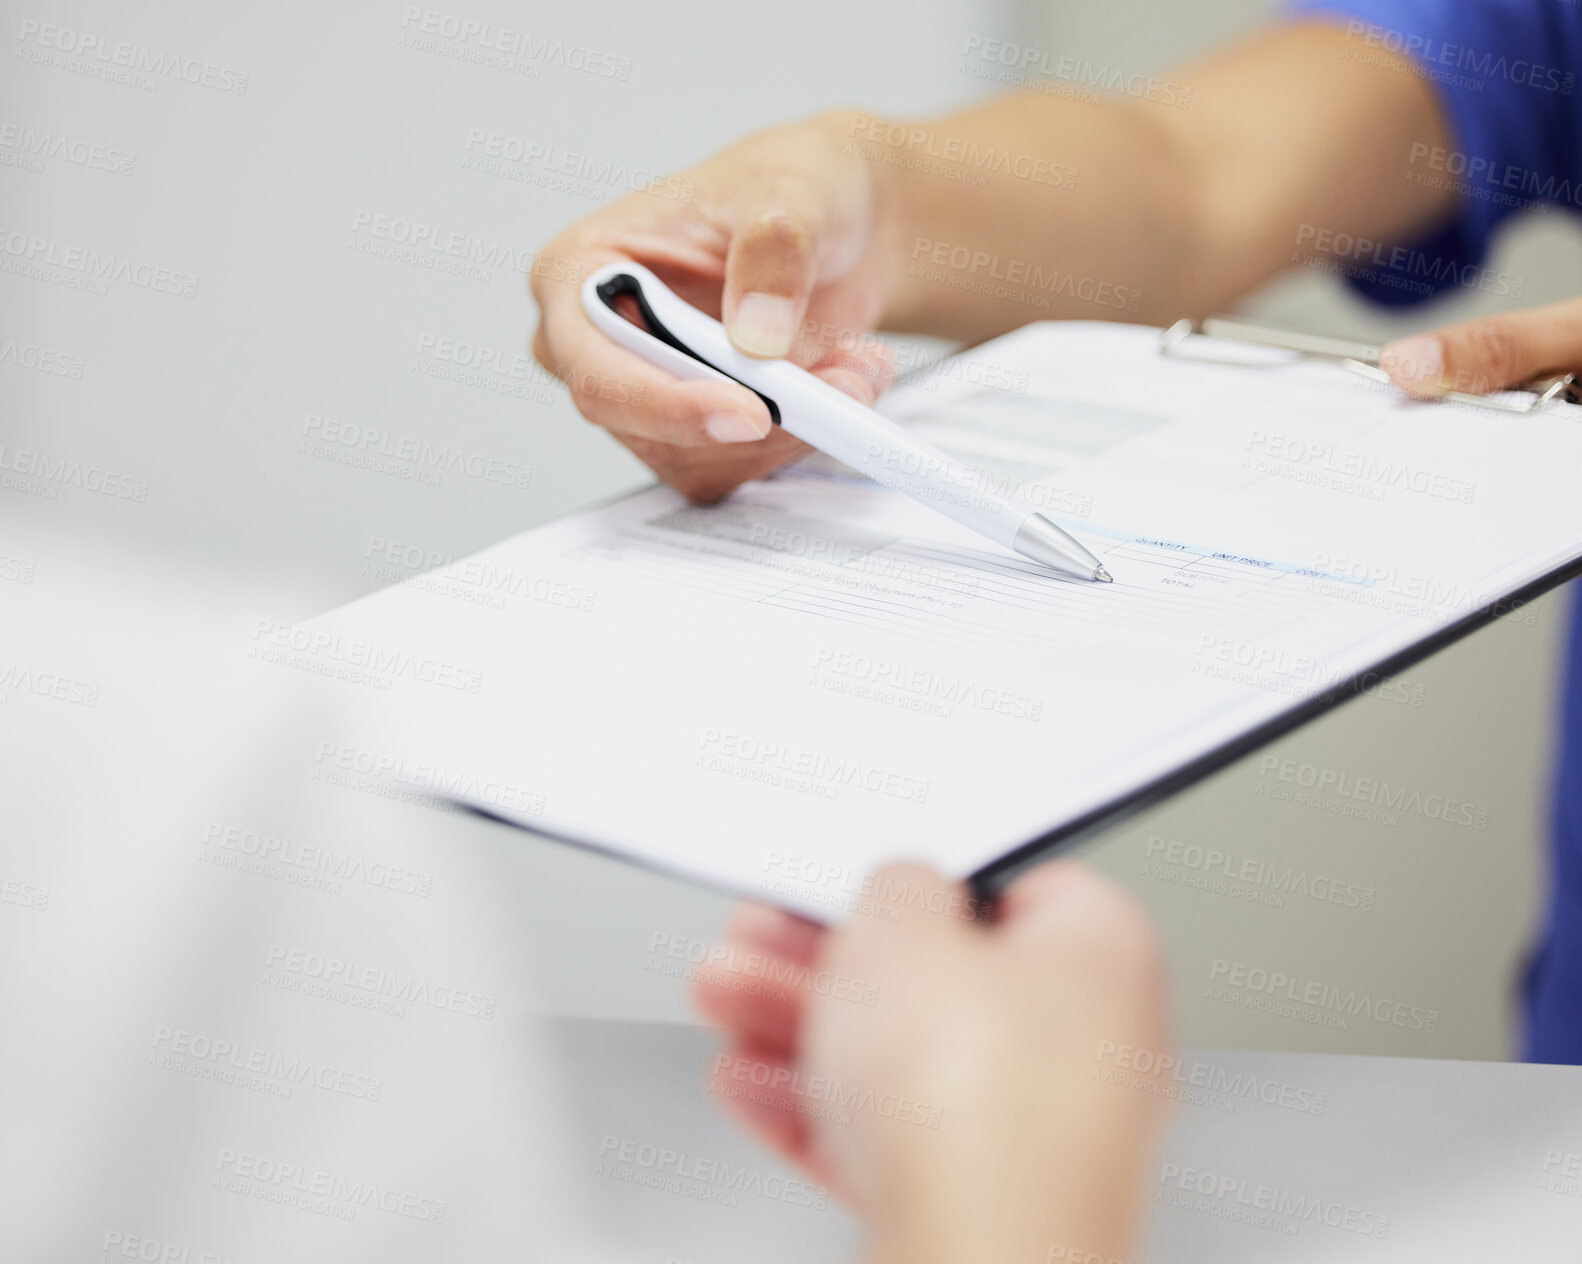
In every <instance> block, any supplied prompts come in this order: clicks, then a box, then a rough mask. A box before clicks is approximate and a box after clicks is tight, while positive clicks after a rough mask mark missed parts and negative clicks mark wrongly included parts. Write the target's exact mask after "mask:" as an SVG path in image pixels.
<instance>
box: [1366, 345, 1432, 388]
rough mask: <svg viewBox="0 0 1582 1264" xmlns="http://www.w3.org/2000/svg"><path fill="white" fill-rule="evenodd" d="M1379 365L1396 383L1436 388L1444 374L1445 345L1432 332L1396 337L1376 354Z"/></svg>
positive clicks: (1408, 386)
mask: <svg viewBox="0 0 1582 1264" xmlns="http://www.w3.org/2000/svg"><path fill="white" fill-rule="evenodd" d="M1379 365H1380V367H1381V368H1383V369H1384V371H1385V372H1387V373H1388V374H1389V375H1390V377H1391V378H1392V379H1393V380H1394V382H1395V384H1396V385H1397V386H1404V387H1407V388H1408V389H1412V388H1415V389H1418V390H1437V389H1438V388H1439V387H1440V384H1441V383H1442V382H1443V380H1444V376H1445V348H1444V344H1443V343H1441V342H1440V341H1439V339H1438V338H1436V337H1435V336H1434V335H1433V334H1413V335H1412V336H1411V337H1410V338H1398V339H1397V340H1396V341H1394V342H1392V343H1390V344H1389V345H1388V346H1387V347H1385V348H1384V350H1383V351H1381V352H1380V353H1379Z"/></svg>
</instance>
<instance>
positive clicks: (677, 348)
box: [582, 264, 780, 426]
mask: <svg viewBox="0 0 1582 1264" xmlns="http://www.w3.org/2000/svg"><path fill="white" fill-rule="evenodd" d="M645 282H646V284H647V285H648V286H649V287H650V289H651V290H653V292H654V293H653V300H652V301H650V297H649V293H648V291H645V289H644V288H643V287H644V284H645ZM621 298H629V299H631V300H632V302H633V303H634V304H635V305H636V307H637V313H638V315H639V316H640V317H642V321H643V323H642V324H641V325H637V324H634V323H633V322H632V321H630V320H628V319H627V318H626V317H625V316H623V315H622V314H621V312H620V309H619V308H618V307H616V305H615V304H616V300H617V299H621ZM582 303H583V307H584V308H585V309H586V310H587V313H588V316H589V317H590V319H592V321H593V323H594V324H596V325H597V326H598V327H599V328H600V329H601V330H603V331H604V333H605V334H607V335H608V336H609V337H611V338H612V339H613V340H614V341H616V342H618V343H620V344H621V345H622V346H623V347H625V348H626V349H627V350H628V351H634V352H636V353H637V354H638V355H640V356H642V358H643V359H645V360H647V361H648V362H649V363H650V364H653V365H655V366H657V367H659V368H664V369H669V370H670V371H671V372H672V373H674V374H676V376H677V377H683V378H693V379H696V378H701V377H719V378H722V379H724V380H725V381H727V382H734V383H735V384H736V385H737V386H741V387H745V388H746V389H747V390H749V391H752V393H753V394H754V395H756V396H758V398H759V399H761V400H763V402H764V407H766V408H767V409H768V410H769V420H770V421H772V422H773V423H774V424H775V425H777V426H778V425H779V424H780V407H779V405H778V404H776V403H775V402H774V400H772V399H770V398H769V396H767V395H765V394H764V393H763V392H762V391H760V390H758V389H757V388H756V387H754V386H753V385H752V384H751V383H750V382H744V381H742V379H741V378H739V377H734V376H732V375H731V374H729V373H727V372H725V370H724V369H722V368H720V367H719V365H717V364H714V363H713V362H711V361H710V360H709V359H708V357H707V356H705V355H704V354H703V353H702V352H700V351H698V350H696V349H695V348H693V347H690V346H688V345H687V343H686V342H685V341H683V340H682V338H681V337H680V336H679V335H678V334H677V332H676V331H675V330H674V329H673V328H672V327H671V324H674V323H675V322H671V324H667V323H666V321H665V320H664V319H663V318H662V317H661V316H660V314H659V312H658V311H656V310H655V305H656V304H658V305H660V306H663V307H666V308H669V309H670V310H672V311H674V312H676V314H677V315H682V314H683V313H682V311H681V310H678V309H684V312H685V320H686V323H687V324H689V325H692V326H695V327H697V328H699V329H706V330H707V333H708V335H709V336H711V337H718V339H720V340H721V341H722V342H723V343H724V344H725V345H726V346H729V339H728V336H727V334H726V333H725V326H724V325H722V324H720V323H719V322H718V321H716V320H714V319H713V318H712V317H709V316H707V315H705V314H704V313H703V312H700V311H698V310H697V309H696V308H695V307H692V306H690V305H689V304H687V303H685V302H684V301H683V300H682V299H681V298H679V297H678V296H677V295H676V294H675V293H674V292H673V291H672V290H671V289H670V288H669V287H668V286H666V285H665V284H664V283H663V282H661V281H660V280H659V279H658V278H657V277H656V276H654V274H653V273H651V272H649V271H648V269H647V268H644V267H641V266H640V265H636V264H610V265H607V266H605V267H603V268H600V269H599V270H598V271H597V272H595V273H594V274H593V275H592V276H590V277H589V278H588V280H587V282H586V284H585V285H584V286H583V291H582ZM703 322H707V325H706V326H705V325H704V324H703ZM710 326H712V328H710ZM716 330H717V331H718V333H717V334H716V333H715V331H716ZM700 368H701V369H704V370H707V372H700V371H699V369H700Z"/></svg>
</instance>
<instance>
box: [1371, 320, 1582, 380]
mask: <svg viewBox="0 0 1582 1264" xmlns="http://www.w3.org/2000/svg"><path fill="white" fill-rule="evenodd" d="M1379 364H1380V367H1382V368H1383V369H1384V370H1385V372H1387V373H1388V374H1389V375H1390V380H1391V381H1392V382H1394V383H1395V385H1397V386H1399V387H1400V388H1401V389H1402V390H1404V391H1406V392H1407V393H1408V394H1411V395H1415V396H1417V397H1418V398H1420V399H1432V398H1434V397H1436V396H1439V395H1443V394H1445V393H1446V392H1447V391H1461V392H1463V393H1465V394H1468V395H1485V394H1487V393H1488V392H1490V391H1497V390H1502V389H1504V388H1506V387H1510V386H1519V385H1521V384H1522V383H1523V382H1528V381H1531V380H1532V379H1533V378H1537V377H1543V376H1545V375H1547V374H1554V373H1569V372H1570V371H1572V370H1573V369H1576V368H1578V367H1579V366H1582V299H1567V300H1566V301H1565V302H1562V303H1552V304H1550V305H1549V306H1547V307H1530V308H1527V309H1525V310H1524V311H1519V312H1506V313H1504V314H1502V315H1499V316H1489V317H1485V318H1483V319H1481V320H1469V321H1465V322H1463V323H1462V324H1459V325H1447V326H1446V327H1445V328H1443V329H1437V330H1434V331H1433V332H1432V333H1426V334H1413V335H1412V336H1410V337H1408V338H1400V339H1397V340H1396V341H1395V342H1392V343H1390V344H1389V345H1388V346H1386V347H1385V348H1384V350H1383V351H1382V352H1381V353H1380V355H1379Z"/></svg>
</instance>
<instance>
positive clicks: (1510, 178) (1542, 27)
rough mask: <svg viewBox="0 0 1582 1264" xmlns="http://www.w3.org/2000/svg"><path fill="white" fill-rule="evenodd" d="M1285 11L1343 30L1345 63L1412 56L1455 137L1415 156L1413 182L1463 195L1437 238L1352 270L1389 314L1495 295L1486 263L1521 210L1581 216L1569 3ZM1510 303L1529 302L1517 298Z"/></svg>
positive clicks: (1580, 18) (1340, 4) (1350, 5)
mask: <svg viewBox="0 0 1582 1264" xmlns="http://www.w3.org/2000/svg"><path fill="white" fill-rule="evenodd" d="M1287 11H1288V13H1289V14H1290V15H1291V16H1293V17H1295V18H1301V19H1308V20H1312V19H1320V20H1322V19H1328V20H1331V21H1334V22H1336V23H1337V24H1339V25H1341V26H1342V27H1343V28H1344V29H1345V32H1346V39H1347V44H1348V46H1349V47H1348V53H1347V55H1348V57H1351V58H1353V59H1355V60H1359V61H1366V60H1368V59H1370V58H1384V57H1386V56H1388V55H1389V54H1395V55H1396V56H1404V57H1406V58H1408V59H1409V60H1410V61H1412V62H1413V63H1414V64H1415V67H1416V71H1417V73H1418V74H1420V75H1422V77H1423V78H1424V79H1425V80H1426V81H1427V82H1428V83H1429V84H1430V85H1432V87H1433V88H1434V90H1435V91H1436V92H1437V93H1438V94H1439V98H1440V100H1441V101H1442V102H1443V104H1444V108H1445V113H1446V117H1447V119H1448V121H1449V130H1450V134H1451V140H1450V144H1449V147H1448V148H1446V149H1444V150H1437V151H1436V150H1429V149H1428V148H1427V147H1426V146H1417V147H1414V148H1413V150H1412V152H1411V154H1409V155H1404V156H1405V157H1406V158H1407V159H1408V165H1407V174H1406V178H1407V179H1412V180H1419V181H1420V182H1422V183H1425V184H1433V185H1434V186H1435V187H1440V188H1450V189H1453V190H1454V191H1455V192H1456V194H1457V210H1456V214H1455V217H1454V219H1453V220H1452V221H1451V223H1450V224H1449V225H1448V226H1446V227H1445V228H1444V229H1443V230H1442V231H1441V232H1439V233H1437V234H1435V235H1434V236H1433V237H1432V238H1431V239H1429V240H1426V241H1420V242H1415V243H1410V244H1409V245H1408V247H1407V248H1406V249H1405V250H1395V251H1389V252H1385V253H1383V254H1382V255H1381V256H1380V257H1378V258H1369V259H1367V260H1365V261H1364V263H1365V265H1366V266H1362V267H1352V266H1346V267H1345V269H1344V270H1345V272H1346V273H1347V275H1348V276H1349V279H1350V280H1351V282H1352V284H1353V285H1355V286H1356V287H1357V288H1358V289H1359V290H1360V291H1362V292H1363V293H1364V294H1366V295H1367V296H1368V297H1369V298H1371V299H1374V300H1375V301H1377V302H1380V303H1385V304H1389V305H1391V306H1398V305H1404V304H1407V303H1413V302H1417V301H1418V300H1420V299H1423V298H1427V297H1429V296H1431V295H1433V294H1436V293H1439V292H1441V291H1443V290H1446V289H1449V288H1451V287H1452V286H1456V285H1473V286H1479V285H1481V288H1484V289H1490V288H1493V287H1491V285H1490V280H1491V279H1490V278H1489V277H1488V276H1487V275H1486V274H1484V272H1483V269H1482V266H1481V265H1482V263H1483V260H1484V258H1485V257H1486V255H1487V254H1488V248H1489V240H1490V238H1491V237H1492V235H1493V233H1494V230H1495V228H1496V227H1497V226H1498V225H1499V224H1500V222H1501V221H1503V220H1504V219H1506V218H1507V217H1509V216H1511V215H1513V214H1515V213H1516V212H1517V211H1519V210H1521V209H1523V208H1524V207H1529V206H1533V205H1537V204H1540V203H1549V204H1553V205H1557V206H1563V207H1565V208H1567V209H1569V210H1572V211H1575V210H1577V209H1579V208H1582V126H1579V110H1582V98H1579V97H1578V96H1577V95H1576V74H1575V71H1574V69H1572V68H1574V67H1577V66H1582V4H1579V3H1575V2H1564V0H1294V2H1293V3H1290V4H1289V5H1288V7H1287ZM1513 297H1517V298H1520V297H1521V295H1520V294H1516V295H1514V296H1513Z"/></svg>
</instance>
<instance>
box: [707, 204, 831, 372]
mask: <svg viewBox="0 0 1582 1264" xmlns="http://www.w3.org/2000/svg"><path fill="white" fill-rule="evenodd" d="M817 273H818V231H817V227H816V225H815V224H814V223H813V220H812V218H811V217H809V216H807V215H805V214H803V213H801V212H800V211H796V210H791V209H788V208H787V207H786V205H785V202H784V200H783V199H781V200H779V201H776V202H774V203H759V204H756V205H752V206H749V207H747V208H746V210H745V213H744V214H743V215H742V216H741V217H740V219H739V220H738V222H737V226H736V230H735V232H734V233H733V234H732V236H731V244H730V248H729V250H728V251H727V253H726V256H725V295H724V301H723V312H724V320H725V328H726V330H727V331H729V333H730V336H731V341H732V342H733V343H735V344H736V347H737V349H738V350H741V351H745V352H746V353H747V354H748V355H753V356H762V357H764V358H766V359H775V358H779V357H782V356H785V355H787V354H789V353H790V351H791V344H792V342H793V341H795V339H796V335H797V331H798V329H799V328H800V327H801V324H802V317H803V315H804V314H805V313H806V311H807V304H808V298H809V296H810V295H811V294H812V293H813V283H814V281H815V280H816V278H817Z"/></svg>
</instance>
